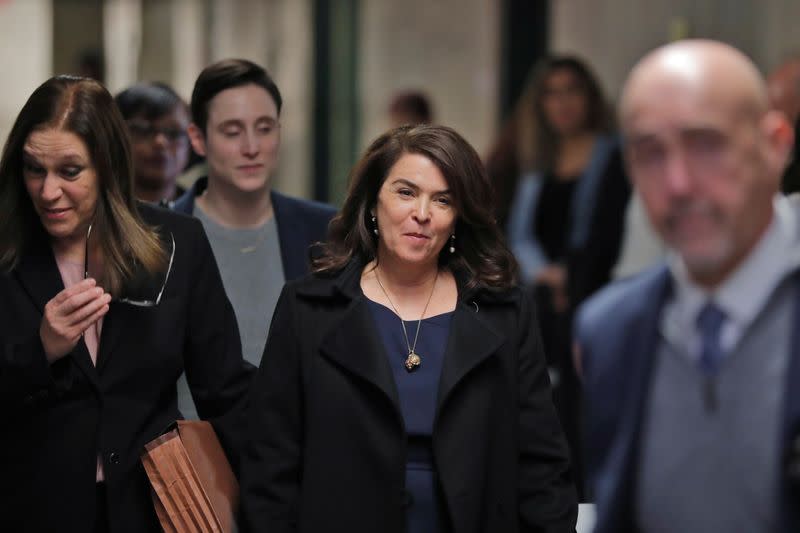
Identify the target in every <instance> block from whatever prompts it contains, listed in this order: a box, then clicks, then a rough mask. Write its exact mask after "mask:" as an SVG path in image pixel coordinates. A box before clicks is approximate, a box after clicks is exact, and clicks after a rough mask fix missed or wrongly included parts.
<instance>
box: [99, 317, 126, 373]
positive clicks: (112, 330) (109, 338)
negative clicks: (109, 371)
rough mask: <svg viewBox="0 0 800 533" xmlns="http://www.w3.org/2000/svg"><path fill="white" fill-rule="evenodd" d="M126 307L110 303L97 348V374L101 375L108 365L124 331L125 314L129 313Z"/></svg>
mask: <svg viewBox="0 0 800 533" xmlns="http://www.w3.org/2000/svg"><path fill="white" fill-rule="evenodd" d="M126 307H129V306H127V305H126V304H124V303H120V302H111V305H110V307H109V309H108V313H106V316H105V317H104V318H103V331H102V332H100V345H99V346H98V348H97V372H98V373H102V372H103V369H104V368H105V367H106V365H108V360H109V358H110V357H111V354H112V353H114V347H115V346H116V345H117V342H118V341H119V338H120V335H121V334H122V331H123V330H124V329H125V328H124V324H125V323H126V320H125V313H126V311H129V309H126Z"/></svg>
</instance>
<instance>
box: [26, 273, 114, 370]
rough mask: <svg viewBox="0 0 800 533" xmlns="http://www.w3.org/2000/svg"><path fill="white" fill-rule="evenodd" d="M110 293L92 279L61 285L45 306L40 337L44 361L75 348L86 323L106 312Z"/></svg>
mask: <svg viewBox="0 0 800 533" xmlns="http://www.w3.org/2000/svg"><path fill="white" fill-rule="evenodd" d="M110 302H111V295H110V294H108V293H107V292H106V291H104V290H103V288H102V287H98V286H97V283H96V282H95V280H93V279H85V280H83V281H81V282H80V283H76V284H75V285H73V286H71V287H69V288H66V289H64V290H63V291H61V292H59V293H58V294H56V295H55V297H53V299H51V300H50V301H49V302H47V304H46V305H45V306H44V316H43V317H42V324H41V326H39V337H40V338H41V340H42V347H43V348H44V353H45V356H46V357H47V361H48V362H50V363H53V362H55V361H57V360H59V359H61V358H62V357H64V356H65V355H67V354H68V353H69V352H71V351H72V349H73V348H75V345H76V344H78V340H79V339H80V338H81V336H82V335H83V332H84V331H86V330H87V329H88V328H89V326H91V325H92V324H94V323H95V322H97V321H98V320H100V319H101V318H102V317H103V316H104V315H105V314H106V313H108V309H109V303H110Z"/></svg>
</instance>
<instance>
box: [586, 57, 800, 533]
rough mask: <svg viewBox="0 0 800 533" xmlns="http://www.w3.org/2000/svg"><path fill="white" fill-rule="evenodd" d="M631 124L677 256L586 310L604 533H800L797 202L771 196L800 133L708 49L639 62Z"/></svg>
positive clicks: (730, 61)
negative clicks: (792, 471)
mask: <svg viewBox="0 0 800 533" xmlns="http://www.w3.org/2000/svg"><path fill="white" fill-rule="evenodd" d="M619 118H620V124H621V127H622V132H623V138H624V147H625V148H624V150H625V158H626V162H627V165H628V170H629V173H630V176H631V180H632V182H633V185H634V187H635V188H636V189H637V190H638V192H639V195H640V197H641V199H642V202H643V204H644V207H645V210H646V212H647V215H648V217H649V218H650V221H651V222H652V224H653V227H654V228H655V230H656V232H657V233H658V234H659V236H660V238H661V239H662V240H663V241H664V243H665V245H666V246H667V248H668V249H669V250H670V252H669V254H668V258H667V259H666V261H665V262H664V264H662V265H659V266H658V267H656V268H654V269H652V270H650V271H647V272H645V273H643V274H641V275H639V276H636V277H634V278H630V279H627V280H623V281H621V282H617V283H615V284H613V285H611V286H609V287H607V288H606V289H604V290H603V291H601V292H600V293H599V294H597V295H596V296H595V297H594V298H592V299H591V300H589V301H588V302H587V303H586V304H585V305H584V306H583V307H582V308H581V309H580V310H579V313H578V318H577V321H576V329H575V334H576V343H577V344H578V346H579V348H580V350H579V351H580V353H581V356H582V361H581V362H582V368H583V371H584V383H585V388H586V389H585V390H586V394H585V397H586V401H587V427H586V439H587V447H586V449H587V453H588V458H587V459H588V478H589V485H590V489H591V490H592V492H593V494H594V498H595V501H596V504H597V519H598V522H597V529H596V530H595V531H596V532H598V533H625V532H634V531H635V532H642V533H645V532H646V533H651V532H653V533H654V532H680V533H712V532H726V533H729V532H742V533H745V532H746V533H758V532H787V531H800V521H798V508H800V505H799V504H800V498H798V494H796V493H795V492H794V491H795V490H796V487H794V486H793V485H791V483H790V482H789V480H788V477H787V475H786V472H787V469H786V468H785V465H784V460H783V458H784V457H785V456H786V454H789V453H790V452H791V449H792V448H793V445H792V440H793V439H794V438H795V436H796V434H797V432H798V430H799V429H800V314H799V313H798V312H797V309H798V306H800V277H799V276H800V275H799V274H798V267H800V204H799V203H798V202H797V201H796V200H794V199H787V198H785V197H783V196H780V195H778V194H777V193H778V188H779V183H780V176H781V173H782V171H783V168H784V166H785V164H786V161H787V158H788V154H789V151H790V147H791V144H792V140H793V134H792V128H791V127H790V125H789V123H788V121H787V119H786V117H785V116H784V114H782V113H779V112H776V111H773V110H770V108H769V102H768V96H767V89H766V86H765V83H764V80H763V79H762V78H761V76H760V75H759V73H758V71H757V69H756V68H755V66H754V65H753V64H752V63H751V62H750V60H748V59H747V58H746V57H745V56H744V55H743V54H742V53H740V52H739V51H737V50H735V49H733V48H731V47H729V46H727V45H724V44H722V43H718V42H713V41H681V42H677V43H673V44H670V45H667V46H664V47H662V48H659V49H657V50H655V51H653V52H652V53H650V54H648V55H647V56H645V57H644V58H643V59H642V60H641V61H640V62H639V63H638V64H637V65H636V66H635V67H634V69H633V70H632V71H631V73H630V75H629V77H628V80H627V81H626V83H625V86H624V90H623V96H622V100H621V104H620V117H619ZM798 444H800V442H798ZM798 449H800V448H798Z"/></svg>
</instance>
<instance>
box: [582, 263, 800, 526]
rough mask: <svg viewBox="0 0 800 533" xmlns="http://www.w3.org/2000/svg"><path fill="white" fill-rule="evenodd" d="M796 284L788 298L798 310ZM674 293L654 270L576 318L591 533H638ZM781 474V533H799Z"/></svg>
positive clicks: (790, 392) (793, 423) (797, 420)
mask: <svg viewBox="0 0 800 533" xmlns="http://www.w3.org/2000/svg"><path fill="white" fill-rule="evenodd" d="M797 276H798V275H797V274H796V275H795V280H794V283H793V289H792V290H795V291H796V292H797V294H798V296H797V305H798V306H800V280H798V279H797ZM671 285H672V283H671V277H670V275H669V272H668V270H667V268H666V267H665V266H659V267H656V268H654V269H651V270H649V271H647V272H645V273H643V274H641V275H638V276H635V277H633V278H628V279H626V280H622V281H620V282H618V283H615V284H613V285H611V286H609V287H608V288H606V289H604V290H602V291H601V292H600V293H598V294H597V295H596V296H595V297H593V298H592V299H590V300H589V301H587V302H586V303H585V304H584V306H583V307H582V308H581V310H580V312H579V315H578V319H577V322H576V338H577V341H578V342H579V344H580V346H581V351H582V355H583V357H582V359H583V368H584V375H585V377H584V386H585V397H586V411H587V413H586V420H587V424H586V451H587V479H588V482H589V487H590V489H592V490H593V492H594V499H595V503H596V505H597V526H596V529H595V533H633V532H636V531H637V528H636V524H635V499H636V486H635V485H636V472H637V467H638V457H639V452H640V448H641V437H642V426H643V414H644V413H645V411H646V404H647V398H648V390H649V384H650V380H651V378H652V373H653V360H654V358H655V351H656V348H657V340H658V325H659V320H660V314H661V309H662V308H663V306H664V304H665V303H666V301H667V298H668V297H669V295H670V291H671V289H672V287H671ZM798 309H800V307H798ZM793 320H794V322H795V324H796V326H795V328H794V329H793V331H794V333H793V339H792V348H791V350H792V351H791V356H790V357H791V359H790V363H789V369H788V373H787V376H786V379H787V386H786V387H787V388H786V391H787V393H786V399H785V403H784V412H783V422H782V427H783V429H782V435H781V439H782V440H781V452H782V454H784V455H785V456H789V455H790V452H791V449H790V448H791V443H792V440H793V439H794V438H795V437H796V436H797V434H798V431H800V313H798V312H796V313H795V316H794V319H793ZM798 444H800V441H798ZM796 453H800V447H799V448H798V452H796ZM786 473H787V472H786V471H784V472H782V476H781V486H780V509H781V520H782V527H781V529H780V531H800V515H798V505H797V502H800V490H798V487H797V486H796V484H795V485H793V482H792V480H791V479H790V478H789V477H788V476H786V475H785V474H786ZM720 512H724V510H720Z"/></svg>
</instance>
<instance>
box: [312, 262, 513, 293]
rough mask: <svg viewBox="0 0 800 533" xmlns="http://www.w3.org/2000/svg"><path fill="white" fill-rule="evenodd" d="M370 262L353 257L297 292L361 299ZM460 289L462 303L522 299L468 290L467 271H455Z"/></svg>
mask: <svg viewBox="0 0 800 533" xmlns="http://www.w3.org/2000/svg"><path fill="white" fill-rule="evenodd" d="M366 264H367V261H365V260H363V259H360V258H353V259H351V260H350V262H349V263H348V264H347V266H346V267H345V268H344V269H342V270H341V271H339V272H337V273H333V274H326V275H315V276H313V277H312V278H311V279H310V280H307V282H306V283H303V284H302V285H301V286H300V287H298V289H297V293H298V295H300V296H304V297H308V298H322V299H330V298H337V297H344V298H346V299H348V300H354V299H356V298H358V297H359V296H360V295H361V294H362V292H361V273H362V272H363V270H364V267H365V266H366ZM453 275H454V277H455V279H456V286H457V287H458V301H459V302H463V303H466V304H468V305H473V302H474V303H475V304H509V303H514V302H516V301H517V300H518V299H519V291H513V290H503V289H500V290H497V289H488V288H484V287H477V288H467V287H466V284H467V277H466V275H465V274H464V273H463V272H453Z"/></svg>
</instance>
